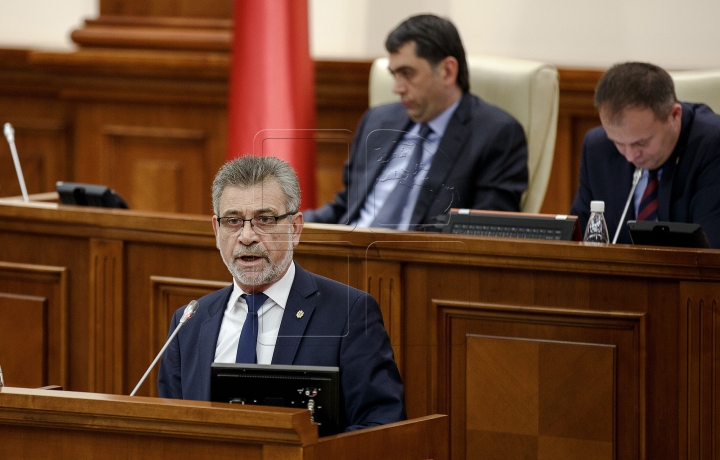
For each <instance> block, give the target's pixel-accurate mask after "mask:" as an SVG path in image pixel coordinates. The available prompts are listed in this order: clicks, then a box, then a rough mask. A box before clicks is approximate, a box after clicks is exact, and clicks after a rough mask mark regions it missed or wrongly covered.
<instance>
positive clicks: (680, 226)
mask: <svg viewBox="0 0 720 460" xmlns="http://www.w3.org/2000/svg"><path fill="white" fill-rule="evenodd" d="M627 226H628V229H629V230H630V238H631V239H632V242H633V244H644V245H650V246H674V247H681V248H709V247H710V243H709V241H708V239H707V235H705V232H703V230H702V228H700V226H699V225H698V224H688V223H684V222H654V221H647V220H638V221H634V220H630V221H628V223H627Z"/></svg>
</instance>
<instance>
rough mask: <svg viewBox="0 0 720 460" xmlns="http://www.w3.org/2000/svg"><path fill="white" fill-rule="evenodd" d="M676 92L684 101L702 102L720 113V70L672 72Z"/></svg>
mask: <svg viewBox="0 0 720 460" xmlns="http://www.w3.org/2000/svg"><path fill="white" fill-rule="evenodd" d="M670 76H671V77H672V79H673V82H674V83H675V94H676V95H677V98H678V100H679V101H682V102H702V103H703V104H707V105H708V106H709V107H710V108H711V109H713V112H715V113H720V70H691V71H683V72H670Z"/></svg>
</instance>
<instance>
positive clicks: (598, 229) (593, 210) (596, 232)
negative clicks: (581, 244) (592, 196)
mask: <svg viewBox="0 0 720 460" xmlns="http://www.w3.org/2000/svg"><path fill="white" fill-rule="evenodd" d="M604 213H605V202H604V201H591V202H590V219H588V223H587V227H586V228H585V237H584V238H583V241H585V242H586V243H594V244H602V243H608V242H609V241H610V237H609V236H608V228H607V224H606V223H605V214H604Z"/></svg>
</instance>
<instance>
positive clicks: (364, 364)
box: [158, 264, 407, 430]
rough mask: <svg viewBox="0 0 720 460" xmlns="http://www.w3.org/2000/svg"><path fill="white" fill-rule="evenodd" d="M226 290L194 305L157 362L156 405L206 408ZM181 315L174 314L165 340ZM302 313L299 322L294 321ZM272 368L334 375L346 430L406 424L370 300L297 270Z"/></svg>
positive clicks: (401, 393) (390, 357)
mask: <svg viewBox="0 0 720 460" xmlns="http://www.w3.org/2000/svg"><path fill="white" fill-rule="evenodd" d="M232 289H233V287H232V285H230V286H228V287H227V288H224V289H221V290H219V291H216V292H214V293H212V294H209V295H207V296H204V297H202V298H201V299H199V303H200V306H199V307H198V310H197V312H196V313H195V316H193V317H192V318H191V319H190V320H188V321H187V323H186V324H185V325H184V326H183V327H182V328H181V329H180V332H179V333H178V335H177V336H176V337H175V338H174V339H173V341H172V342H171V343H170V345H169V346H168V348H167V350H166V352H165V354H164V355H163V358H162V362H161V365H160V371H159V376H158V392H159V394H160V397H163V398H182V399H195V400H203V401H207V400H210V365H211V364H212V362H213V360H214V358H215V347H216V344H217V339H218V335H219V333H220V324H221V323H222V319H223V313H224V311H225V307H226V306H227V302H228V299H229V297H230V294H231V293H232ZM183 310H184V308H181V309H179V310H178V311H177V312H175V315H174V316H173V319H172V323H171V324H170V334H171V333H172V331H174V330H175V328H176V326H177V324H178V322H179V321H180V318H181V317H182V314H183ZM300 310H302V311H303V312H304V315H302V317H301V318H299V319H298V318H297V317H296V314H297V312H298V311H300ZM170 334H168V336H170ZM272 363H273V364H295V365H307V366H337V367H339V368H340V384H341V393H342V398H343V401H344V408H345V414H344V415H345V417H346V419H347V423H346V426H348V428H347V429H348V430H352V429H357V428H361V427H365V426H372V425H381V424H385V423H392V422H397V421H400V420H405V419H406V418H407V416H406V413H405V396H404V391H403V385H402V381H401V379H400V373H399V372H398V368H397V365H396V364H395V360H394V358H393V351H392V348H391V346H390V340H389V339H388V335H387V332H386V330H385V327H384V326H383V323H382V315H381V312H380V307H379V306H378V304H377V302H376V301H375V299H373V298H372V296H370V295H369V294H367V293H365V292H362V291H359V290H357V289H354V288H351V287H349V286H346V285H344V284H341V283H338V282H336V281H332V280H329V279H327V278H323V277H321V276H318V275H315V274H312V273H310V272H308V271H306V270H303V269H302V268H301V267H300V266H299V265H297V264H296V272H295V280H294V282H293V285H292V288H291V290H290V296H289V297H288V301H287V305H286V307H285V313H284V314H283V318H282V322H281V324H280V331H279V333H278V338H277V343H276V345H275V352H274V354H273V358H272Z"/></svg>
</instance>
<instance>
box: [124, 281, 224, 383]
mask: <svg viewBox="0 0 720 460" xmlns="http://www.w3.org/2000/svg"><path fill="white" fill-rule="evenodd" d="M150 284H151V287H150V289H151V291H152V293H153V295H152V302H151V303H150V322H149V324H150V334H149V337H150V341H149V343H148V351H149V352H150V354H149V356H148V361H147V362H148V366H149V365H150V363H152V361H153V359H155V356H156V355H157V353H158V352H159V351H160V350H161V349H162V347H163V345H165V341H166V340H167V336H168V332H169V331H168V325H169V324H170V321H171V320H172V315H173V314H174V313H175V311H176V310H177V309H178V308H180V307H182V306H183V305H187V304H188V303H190V301H191V300H196V299H199V298H200V297H202V296H204V295H207V294H210V293H211V292H214V291H217V290H218V289H222V288H224V287H226V286H227V285H228V283H226V282H218V281H206V280H188V279H181V278H167V277H163V276H152V277H151V278H150ZM157 375H158V370H157V366H156V367H155V368H154V369H153V370H152V371H151V372H150V375H149V376H148V378H147V381H146V383H144V386H143V387H141V389H142V388H149V391H147V390H145V391H144V392H143V391H140V390H139V392H138V393H137V394H138V395H143V394H145V395H149V396H157V395H158V390H157Z"/></svg>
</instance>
